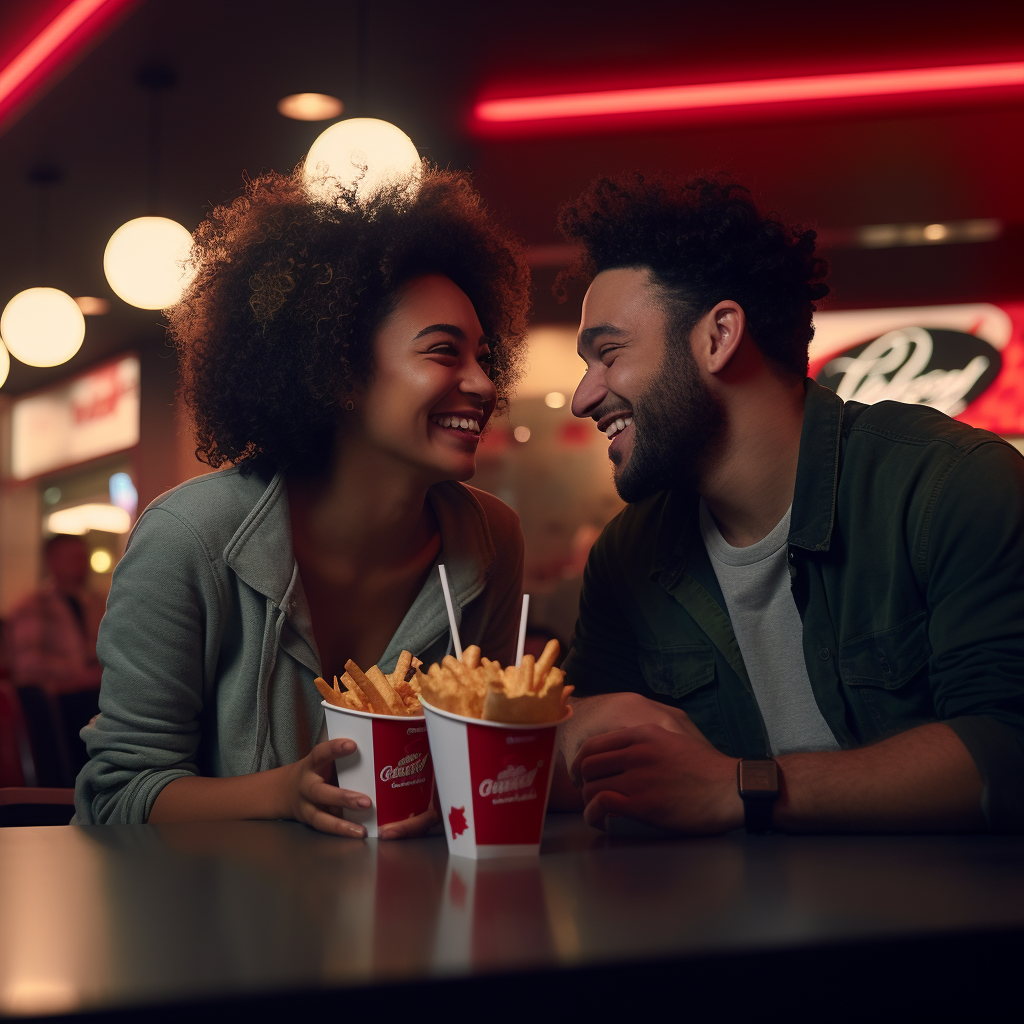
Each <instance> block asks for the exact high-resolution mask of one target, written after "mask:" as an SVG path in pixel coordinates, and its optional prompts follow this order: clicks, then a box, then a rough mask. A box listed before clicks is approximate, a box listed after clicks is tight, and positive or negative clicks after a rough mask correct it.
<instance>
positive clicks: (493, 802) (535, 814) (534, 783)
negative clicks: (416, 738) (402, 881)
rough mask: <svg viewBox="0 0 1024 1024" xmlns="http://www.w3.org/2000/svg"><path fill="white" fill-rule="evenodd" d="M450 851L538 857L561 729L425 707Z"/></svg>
mask: <svg viewBox="0 0 1024 1024" xmlns="http://www.w3.org/2000/svg"><path fill="white" fill-rule="evenodd" d="M421 703H422V704H423V712H424V714H425V715H426V720H427V733H428V735H429V737H430V752H431V754H432V756H433V758H434V770H435V772H436V773H437V789H438V793H439V795H440V800H441V817H442V818H443V819H444V831H445V835H446V836H447V837H448V852H449V853H450V854H452V855H453V856H456V857H471V858H473V859H474V860H482V859H484V858H487V857H520V856H536V855H537V854H538V853H539V852H540V837H541V832H542V831H543V829H544V814H545V812H546V811H547V807H548V796H549V795H550V793H551V774H552V773H551V766H552V762H553V760H554V755H555V736H556V734H557V732H558V727H559V725H561V724H562V722H564V721H566V719H568V718H569V717H570V716H571V715H572V709H571V708H568V707H567V708H566V709H565V714H564V715H563V717H562V718H561V719H559V720H558V721H557V722H544V723H542V724H539V725H512V724H510V723H507V722H485V721H483V720H482V719H479V718H466V717H464V716H463V715H456V714H453V713H452V712H451V711H442V710H440V708H435V707H432V706H431V705H430V704H428V703H426V701H423V700H422V698H421Z"/></svg>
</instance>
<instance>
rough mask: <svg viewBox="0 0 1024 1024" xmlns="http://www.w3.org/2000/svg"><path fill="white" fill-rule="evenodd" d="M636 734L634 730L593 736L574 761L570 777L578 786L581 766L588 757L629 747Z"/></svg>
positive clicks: (581, 779)
mask: <svg viewBox="0 0 1024 1024" xmlns="http://www.w3.org/2000/svg"><path fill="white" fill-rule="evenodd" d="M634 733H635V730H634V729H616V730H615V732H603V733H601V735H600V736H591V737H590V739H589V740H587V742H586V743H584V744H583V746H582V747H580V749H579V751H577V753H576V756H575V757H574V758H573V759H572V765H571V767H570V768H569V776H570V777H571V778H572V781H573V782H575V783H576V785H577V786H578V785H580V784H581V782H582V781H583V776H582V773H581V772H580V766H581V765H582V764H583V762H584V761H585V760H586V759H587V758H588V757H593V756H594V755H595V754H604V753H607V752H608V751H610V750H621V749H622V748H623V747H628V746H629V745H630V744H631V743H632V742H633V737H634Z"/></svg>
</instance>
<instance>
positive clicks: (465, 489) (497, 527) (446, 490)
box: [435, 480, 523, 547]
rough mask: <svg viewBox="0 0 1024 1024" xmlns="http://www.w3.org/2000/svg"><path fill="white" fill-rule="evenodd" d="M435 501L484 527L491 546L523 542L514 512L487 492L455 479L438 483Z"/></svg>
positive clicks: (451, 511)
mask: <svg viewBox="0 0 1024 1024" xmlns="http://www.w3.org/2000/svg"><path fill="white" fill-rule="evenodd" d="M435 494H436V499H437V501H438V502H439V503H441V504H442V505H443V506H444V507H445V510H446V511H448V512H449V513H450V514H451V515H453V516H456V517H458V518H459V519H464V520H465V521H466V522H467V525H468V524H469V523H471V522H473V521H475V522H477V523H479V524H480V525H482V526H483V527H484V528H485V530H486V532H487V534H488V536H489V537H490V539H491V541H492V543H493V544H494V545H495V546H499V547H500V546H501V545H502V544H507V543H509V542H511V541H516V542H518V543H522V535H523V534H522V529H521V528H520V526H519V516H518V515H517V514H516V512H515V510H514V509H512V508H510V507H509V506H508V505H506V504H505V502H503V501H502V500H501V499H500V498H496V497H495V496H494V495H493V494H491V493H490V492H488V491H482V490H480V488H479V487H471V486H470V485H469V484H463V483H459V482H457V481H455V480H450V481H447V482H445V483H443V484H438V485H437V486H436V488H435Z"/></svg>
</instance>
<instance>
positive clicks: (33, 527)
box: [0, 0, 1024, 785]
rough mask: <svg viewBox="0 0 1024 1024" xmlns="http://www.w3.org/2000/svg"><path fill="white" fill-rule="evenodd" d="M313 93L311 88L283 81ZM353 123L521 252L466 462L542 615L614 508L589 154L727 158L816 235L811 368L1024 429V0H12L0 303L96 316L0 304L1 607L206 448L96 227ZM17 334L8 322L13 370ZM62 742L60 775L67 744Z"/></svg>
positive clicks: (103, 561)
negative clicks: (49, 317)
mask: <svg viewBox="0 0 1024 1024" xmlns="http://www.w3.org/2000/svg"><path fill="white" fill-rule="evenodd" d="M890 73H891V74H890ZM887 76H888V77H887ZM751 83H753V85H751ZM851 83H852V84H851ZM858 83H859V84H858ZM776 86H778V87H779V91H777V92H776V93H772V92H771V89H772V88H774V87H776ZM705 87H706V88H705ZM702 89H703V91H702ZM759 90H760V92H759ZM300 94H320V101H321V106H319V107H318V106H317V105H316V96H313V97H306V98H305V101H304V102H305V104H306V105H305V106H303V101H295V102H293V104H292V105H291V106H289V105H288V104H286V103H284V102H283V101H284V100H285V99H286V98H288V97H293V98H294V97H296V96H299V95H300ZM580 95H584V96H587V97H590V99H591V100H593V103H592V104H591V106H589V107H588V106H587V105H586V104H579V103H577V104H576V105H575V106H574V105H573V102H571V101H572V100H573V98H574V97H575V98H577V99H578V98H579V96H580ZM567 97H568V99H569V101H570V102H567V101H566V98H567ZM659 97H660V98H659ZM666 97H667V98H666ZM332 100H333V101H340V102H333V103H332ZM513 100H522V101H523V102H522V103H521V104H520V107H519V108H517V107H516V106H515V104H514V103H512V102H508V103H505V105H504V106H502V104H501V103H500V102H498V101H513ZM517 111H518V112H517ZM349 117H373V118H380V119H384V120H386V121H389V122H391V123H393V124H395V125H397V126H398V127H400V128H401V129H402V131H404V132H405V133H406V134H407V135H408V136H409V137H410V138H411V139H412V140H413V141H414V143H415V145H416V147H417V149H418V151H419V153H420V154H421V155H422V156H425V157H427V158H428V159H430V160H431V161H434V162H436V163H437V164H438V165H441V166H443V167H444V166H450V167H453V168H460V169H467V170H469V171H471V172H472V174H473V179H474V182H475V184H476V186H477V188H478V189H479V190H480V191H481V193H482V194H483V196H484V197H485V199H486V200H487V202H488V204H489V205H490V207H491V208H492V209H493V210H494V211H496V212H497V213H498V215H499V216H500V218H501V220H502V222H503V223H505V224H506V225H507V226H508V227H510V228H511V229H512V230H514V231H515V232H516V233H518V234H519V235H520V236H521V237H522V238H523V239H524V240H525V242H526V243H527V245H528V246H529V261H530V265H531V267H532V272H533V280H534V283H533V290H534V294H533V314H532V327H531V331H530V348H529V357H528V367H527V370H526V373H525V376H524V378H523V380H522V382H521V384H520V387H519V390H518V393H517V395H516V397H515V399H514V400H513V401H512V403H511V405H510V407H509V408H508V409H507V411H506V412H505V413H504V414H503V415H502V416H501V418H499V419H497V420H496V421H495V422H494V423H493V424H492V426H491V429H490V431H489V432H488V433H487V435H486V436H485V438H484V440H483V441H482V443H481V447H480V453H479V470H478V474H477V476H476V478H475V479H474V480H473V481H472V483H473V484H474V485H475V486H478V487H481V488H484V489H486V490H488V491H490V492H492V493H494V494H496V495H497V496H499V497H500V498H501V499H502V500H503V501H505V502H507V503H508V504H509V505H511V506H512V507H513V508H514V509H515V510H516V511H517V512H518V514H519V516H520V518H521V521H522V526H523V531H524V535H525V539H526V580H525V589H526V591H527V592H529V593H530V594H531V597H532V602H531V605H530V612H531V621H532V624H533V625H534V626H535V627H536V628H537V629H538V630H540V631H543V632H546V633H547V634H548V635H551V636H556V637H558V638H560V640H561V642H562V644H563V646H564V645H565V644H566V642H567V641H568V640H569V637H570V635H571V633H572V629H573V624H574V621H575V615H576V607H577V600H578V596H579V590H580V586H581V577H582V572H583V567H584V564H585V561H586V557H587V554H588V552H589V549H590V546H591V544H592V543H593V541H594V539H595V538H596V537H597V535H598V534H599V532H600V530H601V529H602V527H603V526H604V525H605V524H606V523H607V522H608V521H609V520H610V519H611V518H612V517H613V516H614V515H615V514H616V513H617V511H618V510H619V509H620V508H621V507H622V504H621V502H620V500H619V498H618V496H617V494H616V492H615V488H614V486H613V484H612V479H611V473H610V470H609V466H608V460H607V456H606V444H605V443H604V441H605V439H604V437H603V436H601V435H599V434H598V432H597V431H596V430H595V429H594V427H593V424H592V423H591V422H590V421H580V420H576V419H574V418H573V416H572V414H571V411H570V403H571V398H572V393H573V390H574V388H575V386H576V384H577V383H578V380H579V378H580V376H581V374H582V363H580V361H579V358H578V356H577V355H576V351H575V339H576V328H577V325H578V318H579V312H580V301H581V297H582V291H581V290H579V289H576V290H571V291H570V294H569V296H568V299H567V301H564V302H559V301H557V300H556V298H555V297H554V296H553V294H552V286H553V284H554V280H555V276H556V274H557V273H558V271H559V270H560V269H561V268H563V267H564V266H566V265H567V263H568V262H569V259H570V257H571V250H570V249H569V248H568V247H567V246H566V245H565V244H564V243H563V242H562V240H561V239H560V237H559V235H558V234H557V232H556V229H555V214H556V210H557V208H558V206H559V204H560V203H562V202H564V201H565V200H567V199H570V198H571V197H573V196H574V195H575V194H577V193H578V192H579V191H580V190H581V189H583V188H584V187H585V186H586V185H587V183H588V182H590V181H591V180H592V179H593V178H595V177H597V176H598V175H601V174H614V173H619V172H623V171H630V170H641V171H644V172H648V173H660V172H664V173H669V174H673V175H694V174H699V173H712V172H716V171H725V172H728V173H731V174H732V175H734V176H735V178H736V179H737V180H739V181H740V182H742V183H744V184H746V185H748V186H749V187H750V188H751V189H752V190H754V192H755V194H756V195H757V196H758V197H759V199H760V200H761V201H762V202H763V203H764V204H766V205H767V206H769V207H771V208H772V209H775V210H777V211H779V213H780V214H781V215H782V217H783V219H785V220H786V221H788V222H789V221H792V222H799V223H802V224H805V225H808V226H811V227H814V228H815V229H816V230H817V231H818V235H819V240H820V245H821V249H822V251H823V253H824V255H825V256H826V258H827V259H828V261H829V263H830V265H831V272H830V276H829V284H830V286H831V288H832V292H831V294H830V295H829V296H828V298H827V299H826V300H825V302H824V303H823V304H822V306H821V308H820V310H819V313H818V314H817V317H816V328H817V333H816V338H815V341H814V343H813V345H812V348H811V371H810V372H811V376H812V377H817V378H818V379H819V380H821V381H822V382H824V383H827V384H829V386H832V387H834V388H836V389H837V390H838V391H839V393H840V394H841V395H842V396H843V397H845V398H850V397H854V396H856V397H858V398H860V399H862V400H867V401H873V400H878V399H880V398H896V399H898V400H903V401H918V402H923V403H927V404H934V405H936V407H938V408H941V409H943V410H944V411H947V412H949V413H951V414H952V415H956V416H958V417H960V418H961V419H963V420H964V421H966V422H968V423H970V424H972V425H975V426H980V427H985V428H987V429H990V430H993V431H995V432H997V433H999V434H1001V435H1002V436H1004V437H1007V438H1008V439H1009V440H1011V441H1012V442H1013V443H1014V444H1015V445H1016V446H1017V447H1018V448H1021V450H1024V188H1022V181H1024V6H1022V5H1019V4H1008V3H1006V2H1005V0H978V2H976V3H974V4H970V5H963V4H959V3H952V2H949V0H936V2H935V3H932V4H930V5H928V6H927V7H923V6H921V5H920V4H918V3H912V2H899V0H897V2H888V3H882V2H878V0H866V2H864V3H860V4H855V5H853V4H839V5H836V4H820V3H809V2H804V0H795V2H792V3H788V4H784V5H777V4H764V3H753V2H751V0H735V2H734V3H732V4H729V5H718V4H708V3H695V2H689V0H675V2H672V3H663V2H660V0H649V2H648V3H646V4H643V5H637V6H636V7H626V6H624V5H623V4H622V3H620V2H610V0H592V2H590V3H588V4H585V5H584V4H579V3H565V2H563V3H560V2H558V0H554V2H552V0H545V2H540V0H517V2H516V3H507V4H502V3H499V4H491V5H481V4H479V3H469V2H466V0H448V2H446V3H443V4H423V3H412V2H408V0H389V2H388V3H373V2H368V0H293V2H292V3H289V4H287V5H284V4H270V3H261V2H247V3H241V2H237V0H173V2H172V0H106V2H103V0H88V2H86V0H76V2H68V0H7V2H4V3H3V4H2V5H0V239H2V243H3V244H2V246H0V309H5V308H7V307H8V303H9V302H10V300H12V299H13V298H14V297H15V296H20V294H21V293H23V292H25V291H26V290H28V289H33V288H53V289H59V290H60V291H61V292H63V293H66V296H70V297H71V298H72V299H74V302H75V304H76V305H77V308H78V309H79V310H80V311H81V314H82V316H80V317H79V318H78V319H79V320H81V319H82V318H83V317H84V337H83V338H82V340H81V342H80V346H79V347H77V349H73V354H72V355H71V356H70V358H67V359H65V360H64V361H62V362H60V363H59V364H57V365H30V362H31V361H32V357H31V352H29V354H28V356H27V357H26V359H28V360H29V361H26V359H21V358H19V352H21V354H22V355H24V354H25V352H24V350H22V349H20V348H19V346H18V339H17V337H16V334H17V323H16V317H15V314H14V312H13V306H12V307H10V308H9V309H7V311H8V312H10V313H11V315H10V317H9V318H8V317H6V315H5V319H6V320H8V325H9V327H10V337H8V336H7V334H5V335H4V340H5V342H6V343H7V348H9V349H11V354H10V358H9V371H8V372H7V373H6V375H5V376H6V379H5V380H3V382H2V386H0V620H3V619H5V618H7V617H8V616H9V615H10V614H11V612H12V611H13V610H14V609H15V608H16V607H17V606H18V604H19V602H21V601H22V600H23V598H24V597H25V595H26V594H27V593H29V592H31V591H32V590H33V589H34V588H36V587H38V586H39V585H40V582H41V581H42V580H43V577H44V573H45V563H44V554H43V545H44V543H45V541H46V539H47V538H48V537H49V536H51V535H53V534H58V533H60V534H63V533H72V534H78V535H81V536H82V537H83V538H84V540H85V542H86V545H87V547H88V553H89V560H90V574H89V587H90V588H91V589H92V590H94V591H95V592H97V593H98V594H99V595H101V596H102V595H105V594H106V592H107V591H108V590H109V587H110V580H111V574H112V572H113V570H114V568H115V567H116V565H117V562H118V559H119V558H120V556H121V555H122V554H123V552H124V549H125V544H126V542H127V539H128V536H129V532H130V530H131V526H132V524H133V522H134V521H135V518H136V517H137V515H138V513H139V512H141V510H142V509H144V508H145V507H146V505H147V504H148V503H149V502H150V501H152V500H153V499H154V498H155V497H157V496H158V495H159V494H161V493H162V492H164V491H166V490H167V489H169V488H171V487H174V486H176V485H177V484H179V483H181V482H183V481H185V480H187V479H189V478H191V477H194V476H196V475H198V474H201V473H204V472H210V471H211V470H210V468H209V467H208V466H205V465H203V464H201V463H200V462H199V461H197V459H196V457H195V454H194V443H193V440H192V437H191V433H190V422H189V417H188V414H187V412H186V410H185V408H184V406H183V404H182V402H181V401H180V400H179V398H178V397H177V395H176V389H177V384H178V377H177V365H176V357H175V354H174V352H173V350H172V349H171V347H170V346H169V345H168V342H167V340H166V336H165V330H164V321H163V320H162V316H161V312H160V309H159V308H139V306H137V305H132V304H130V303H129V302H128V301H125V299H124V298H123V297H122V294H127V293H128V292H129V291H130V285H124V286H123V287H119V288H117V289H115V288H114V287H113V286H112V284H111V281H112V280H113V279H114V278H116V274H117V271H116V268H113V267H112V266H111V267H108V269H107V272H106V273H105V269H104V267H105V255H104V254H105V251H108V241H110V239H111V236H112V235H113V234H114V232H115V231H116V230H117V229H118V228H119V227H120V226H121V225H123V224H125V223H126V222H129V221H132V220H133V219H134V218H141V217H163V218H169V219H170V220H172V221H175V222H177V224H179V225H182V226H183V227H184V229H186V230H187V232H191V231H192V230H194V229H195V227H196V225H197V224H198V223H199V221H200V220H201V219H202V217H203V216H204V213H205V212H206V211H208V210H209V209H210V208H211V207H212V206H214V205H216V204H219V203H222V202H225V201H227V200H229V199H230V198H232V197H233V196H235V195H237V194H238V193H239V191H240V189H241V187H242V184H243V182H244V180H245V178H246V176H251V175H255V174H257V173H259V172H260V171H261V170H263V169H269V168H273V169H276V170H289V169H291V168H293V167H295V166H296V165H297V164H299V163H300V162H301V161H302V160H303V159H304V156H305V154H306V152H307V150H308V149H309V147H310V145H311V144H312V143H313V141H314V140H315V139H316V138H317V136H318V135H319V134H320V133H321V132H322V131H323V130H324V129H325V128H326V127H327V126H328V125H330V124H332V123H334V122H335V121H337V120H339V119H343V118H349ZM68 315H69V316H70V317H71V319H72V320H74V316H75V315H77V314H74V311H72V313H71V314H68ZM75 322H76V323H77V321H75ZM876 339H886V341H885V343H884V344H882V347H881V348H879V347H878V344H879V343H876ZM871 344H875V345H876V347H875V349H873V350H871V351H868V355H867V356H866V357H864V360H862V368H861V369H860V370H858V368H857V366H856V365H855V364H856V357H857V356H858V355H859V354H860V353H861V352H864V351H867V350H868V347H869V345H871ZM901 346H902V347H901ZM911 350H913V355H910V352H911ZM880 356H885V357H886V359H887V360H888V361H887V363H886V364H885V366H884V367H883V368H882V369H881V370H879V369H877V367H876V369H875V371H874V372H869V371H870V367H869V369H864V368H863V365H864V363H865V361H867V363H870V360H871V359H872V358H874V359H878V358H879V357H880ZM36 361H37V362H43V363H45V362H47V361H48V360H47V358H46V357H45V356H43V357H40V358H39V359H38V360H36ZM7 362H8V358H7V350H6V348H5V349H4V350H3V351H0V376H3V375H4V374H3V366H4V365H6V363H7ZM9 671H10V670H9V666H7V665H6V664H5V662H4V660H3V657H2V654H0V679H2V678H3V677H4V676H5V675H9ZM69 735H70V734H69ZM65 741H66V749H65V750H64V752H63V754H62V755H61V756H62V757H63V758H64V767H63V769H62V770H61V771H62V772H63V774H61V772H56V773H55V774H52V775H51V776H50V777H49V784H51V785H70V784H71V783H70V782H69V781H68V780H69V777H72V778H73V773H74V763H73V762H74V760H75V758H76V757H79V756H81V752H79V753H78V754H76V753H75V750H74V749H72V748H73V747H74V742H75V739H74V737H73V736H72V737H71V738H70V739H68V738H65V740H62V741H61V742H65ZM69 759H70V760H69ZM39 781H41V782H43V781H46V780H43V779H40V780H39Z"/></svg>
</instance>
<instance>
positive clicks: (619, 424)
mask: <svg viewBox="0 0 1024 1024" xmlns="http://www.w3.org/2000/svg"><path fill="white" fill-rule="evenodd" d="M632 422H633V417H632V416H625V417H623V416H620V417H619V418H618V419H617V420H616V421H615V422H614V423H609V424H608V426H607V427H606V428H605V435H606V436H607V438H608V440H609V441H610V440H611V439H612V438H613V437H614V436H615V435H616V434H618V433H621V432H622V431H623V430H625V429H626V427H628V426H629V425H630V423H632Z"/></svg>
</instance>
